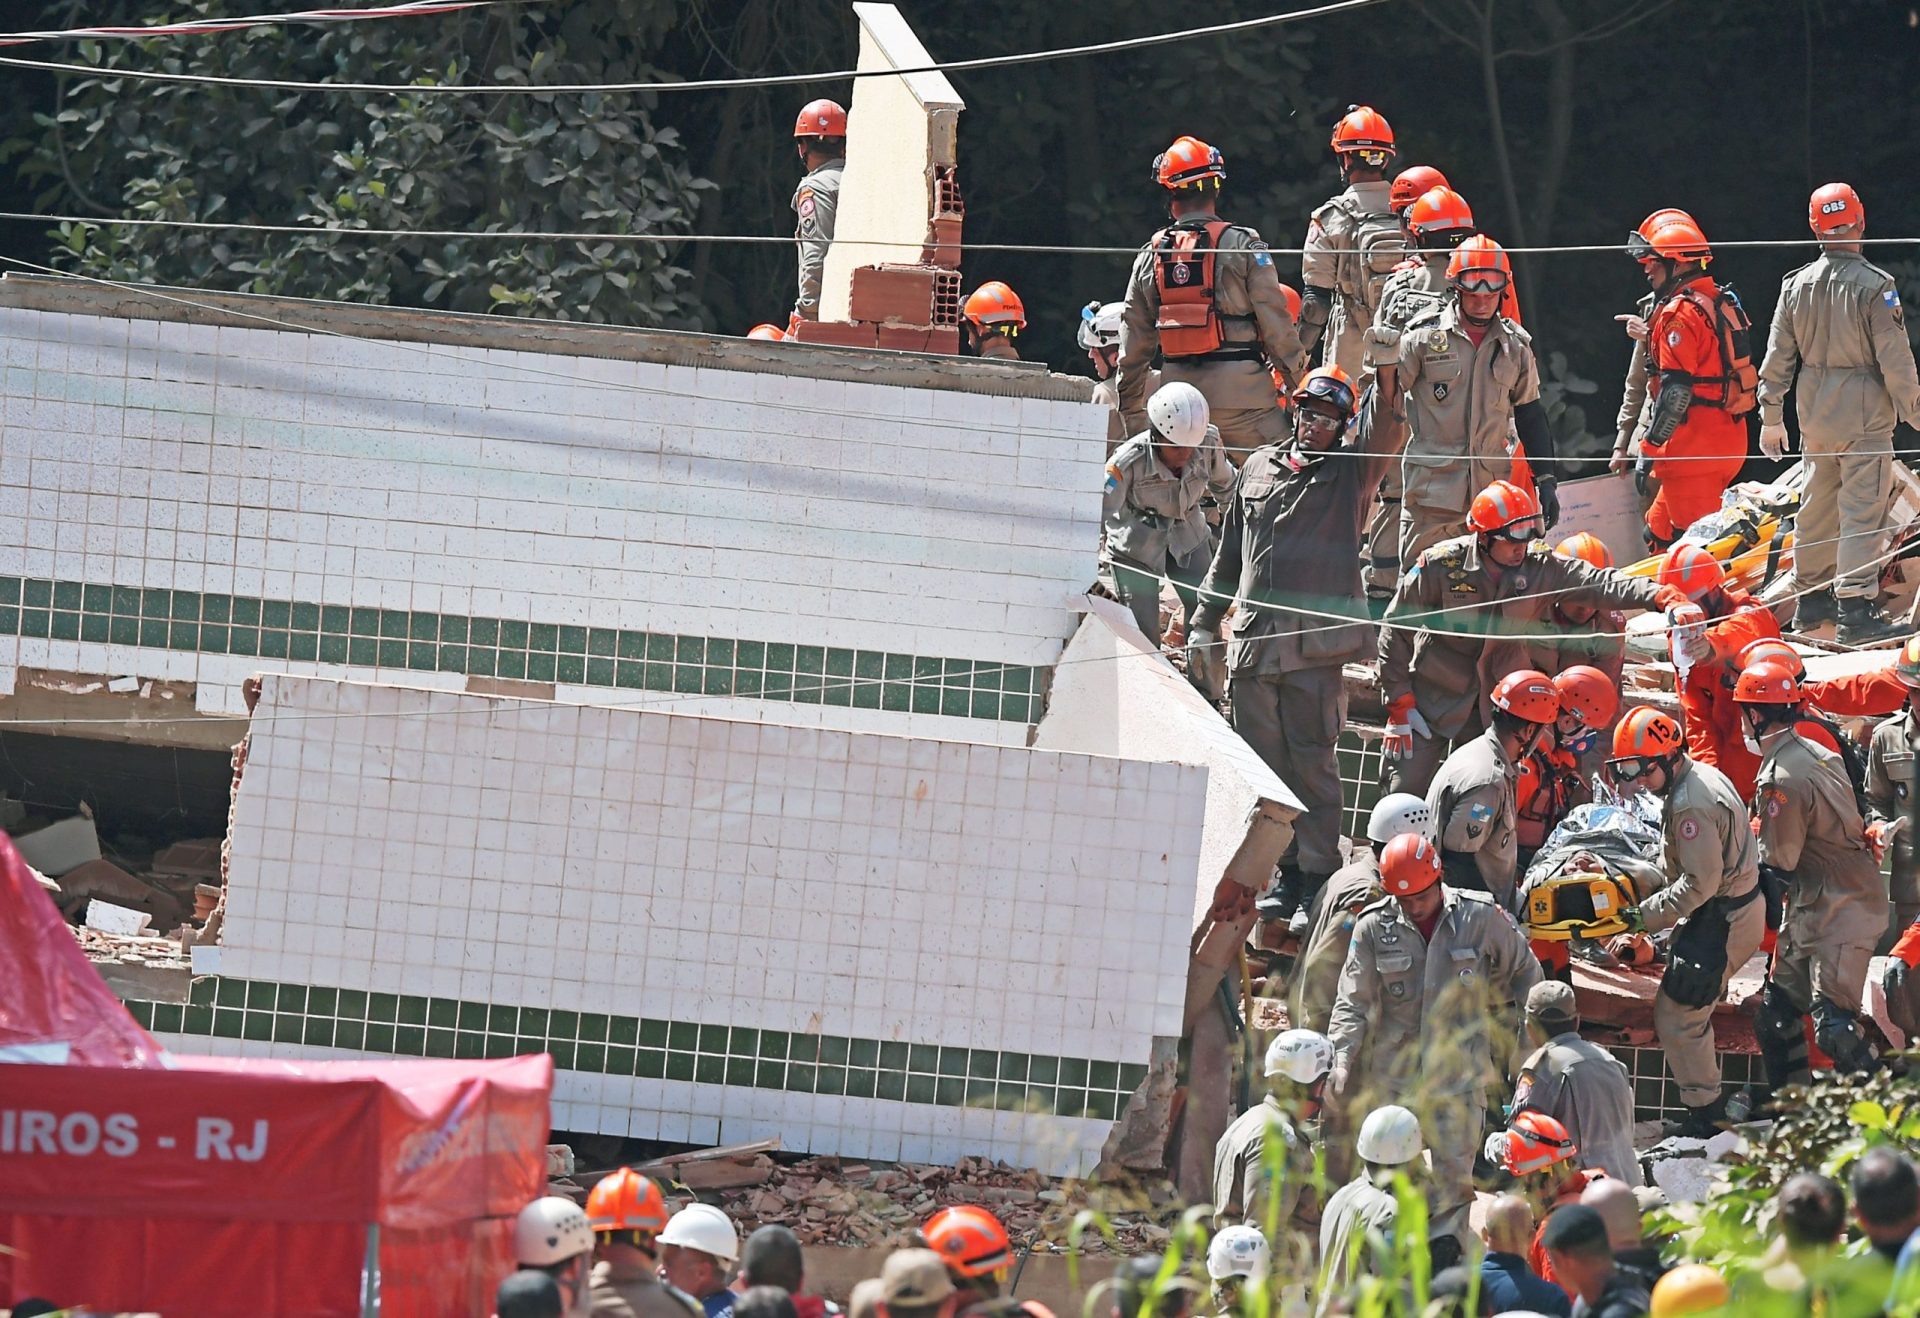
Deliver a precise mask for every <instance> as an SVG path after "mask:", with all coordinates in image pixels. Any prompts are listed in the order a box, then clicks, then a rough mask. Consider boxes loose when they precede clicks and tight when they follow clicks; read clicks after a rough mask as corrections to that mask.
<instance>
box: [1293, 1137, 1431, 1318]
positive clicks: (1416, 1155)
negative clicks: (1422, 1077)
mask: <svg viewBox="0 0 1920 1318" xmlns="http://www.w3.org/2000/svg"><path fill="white" fill-rule="evenodd" d="M1424 1148H1425V1145H1424V1144H1423V1142H1422V1141H1421V1138H1420V1119H1419V1118H1418V1117H1416V1116H1414V1114H1413V1113H1411V1112H1409V1111H1408V1110H1407V1109H1406V1108H1403V1107H1400V1106H1398V1105H1397V1104H1389V1105H1387V1106H1386V1107H1380V1108H1375V1109H1374V1110H1373V1111H1372V1112H1369V1113H1368V1114H1367V1119H1366V1120H1365V1121H1363V1122H1361V1123H1360V1138H1359V1139H1358V1140H1356V1141H1355V1142H1354V1152H1355V1153H1356V1154H1357V1155H1358V1156H1359V1158H1360V1162H1361V1164H1362V1166H1361V1170H1360V1174H1359V1175H1357V1176H1355V1177H1354V1178H1353V1179H1352V1180H1351V1181H1349V1182H1347V1183H1346V1184H1345V1185H1343V1186H1341V1187H1340V1188H1339V1189H1338V1190H1335V1191H1334V1192H1333V1194H1332V1195H1331V1196H1330V1197H1329V1198H1328V1199H1327V1211H1326V1212H1325V1213H1323V1214H1321V1216H1320V1284H1319V1287H1318V1288H1317V1294H1318V1295H1319V1300H1318V1303H1317V1305H1316V1307H1315V1312H1316V1313H1318V1314H1325V1313H1327V1312H1329V1310H1330V1309H1331V1308H1332V1306H1333V1303H1334V1301H1336V1300H1338V1299H1339V1298H1340V1297H1341V1296H1342V1295H1344V1294H1345V1292H1346V1289H1347V1287H1348V1286H1349V1285H1351V1284H1352V1283H1353V1281H1354V1280H1355V1279H1356V1278H1358V1277H1363V1276H1366V1275H1368V1274H1369V1273H1374V1272H1385V1271H1386V1267H1385V1265H1386V1263H1387V1261H1388V1260H1387V1257H1386V1255H1387V1251H1386V1249H1385V1246H1386V1245H1387V1244H1388V1243H1389V1242H1391V1241H1392V1239H1393V1224H1394V1221H1395V1220H1396V1219H1397V1218H1398V1217H1399V1214H1400V1201H1399V1200H1398V1199H1397V1198H1395V1197H1394V1193H1393V1182H1394V1178H1395V1177H1396V1176H1400V1175H1405V1176H1408V1177H1414V1176H1417V1175H1418V1174H1419V1170H1420V1154H1421V1152H1422V1151H1423V1150H1424Z"/></svg>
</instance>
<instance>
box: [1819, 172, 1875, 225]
mask: <svg viewBox="0 0 1920 1318" xmlns="http://www.w3.org/2000/svg"><path fill="white" fill-rule="evenodd" d="M1866 222H1867V208H1866V207H1865V206H1862V205H1861V204H1860V194H1859V193H1857V192H1855V191H1854V190H1853V189H1852V188H1851V187H1849V186H1848V185H1847V184H1845V183H1829V184H1827V185H1826V186H1824V187H1820V188H1815V189H1814V193H1813V195H1812V196H1811V197H1809V198H1807V224H1808V226H1809V227H1811V228H1812V229H1813V231H1814V232H1815V233H1832V232H1833V231H1834V230H1835V229H1845V228H1848V227H1850V226H1852V225H1855V224H1865V223H1866Z"/></svg>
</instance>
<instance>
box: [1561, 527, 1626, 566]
mask: <svg viewBox="0 0 1920 1318" xmlns="http://www.w3.org/2000/svg"><path fill="white" fill-rule="evenodd" d="M1553 552H1554V554H1555V555H1556V556H1558V557H1560V558H1577V559H1579V560H1580V561H1581V562H1582V563H1585V564H1587V565H1588V566H1590V567H1597V568H1600V569H1602V570H1605V569H1607V568H1610V567H1612V566H1613V551H1612V550H1611V549H1608V548H1607V546H1606V542H1605V541H1603V540H1601V539H1600V537H1599V536H1597V535H1595V534H1594V533H1593V532H1591V531H1576V532H1574V533H1573V534H1572V535H1570V536H1568V537H1567V538H1566V539H1565V540H1562V541H1561V542H1560V543H1559V544H1557V545H1555V546H1554V547H1553Z"/></svg>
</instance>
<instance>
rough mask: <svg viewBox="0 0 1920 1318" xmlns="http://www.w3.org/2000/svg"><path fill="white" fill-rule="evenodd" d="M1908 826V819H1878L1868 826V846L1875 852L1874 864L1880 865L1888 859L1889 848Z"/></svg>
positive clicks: (1901, 817)
mask: <svg viewBox="0 0 1920 1318" xmlns="http://www.w3.org/2000/svg"><path fill="white" fill-rule="evenodd" d="M1906 825H1907V817H1906V816H1905V815H1901V816H1900V817H1899V818H1898V819H1876V820H1874V821H1873V822H1872V823H1870V824H1868V825H1867V846H1868V847H1869V848H1871V849H1872V851H1873V863H1874V864H1876V865H1878V864H1879V863H1880V862H1882V861H1883V860H1885V859H1886V858H1887V848H1888V847H1890V846H1892V845H1893V840H1894V839H1895V838H1897V837H1899V836H1900V830H1901V829H1903V828H1905V827H1906Z"/></svg>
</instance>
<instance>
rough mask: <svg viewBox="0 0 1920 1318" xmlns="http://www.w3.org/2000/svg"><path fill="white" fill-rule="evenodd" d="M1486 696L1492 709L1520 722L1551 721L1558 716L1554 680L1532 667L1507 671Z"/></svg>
mask: <svg viewBox="0 0 1920 1318" xmlns="http://www.w3.org/2000/svg"><path fill="white" fill-rule="evenodd" d="M1489 698H1490V699H1491V700H1492V701H1493V707H1494V708H1495V709H1504V710H1506V711H1507V713H1509V714H1511V715H1513V716H1514V717H1515V718H1517V719H1519V720H1520V721H1521V722H1522V723H1551V722H1553V721H1554V720H1555V719H1557V718H1559V717H1560V693H1559V692H1558V691H1555V690H1554V689H1553V679H1552V678H1550V677H1548V676H1547V675H1546V674H1545V673H1542V672H1538V671H1536V670H1535V669H1532V668H1522V669H1520V670H1518V671H1517V672H1512V673H1508V674H1507V675H1506V676H1505V677H1503V678H1501V679H1500V680H1499V681H1498V682H1496V683H1494V686H1493V695H1492V696H1491V697H1489Z"/></svg>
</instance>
